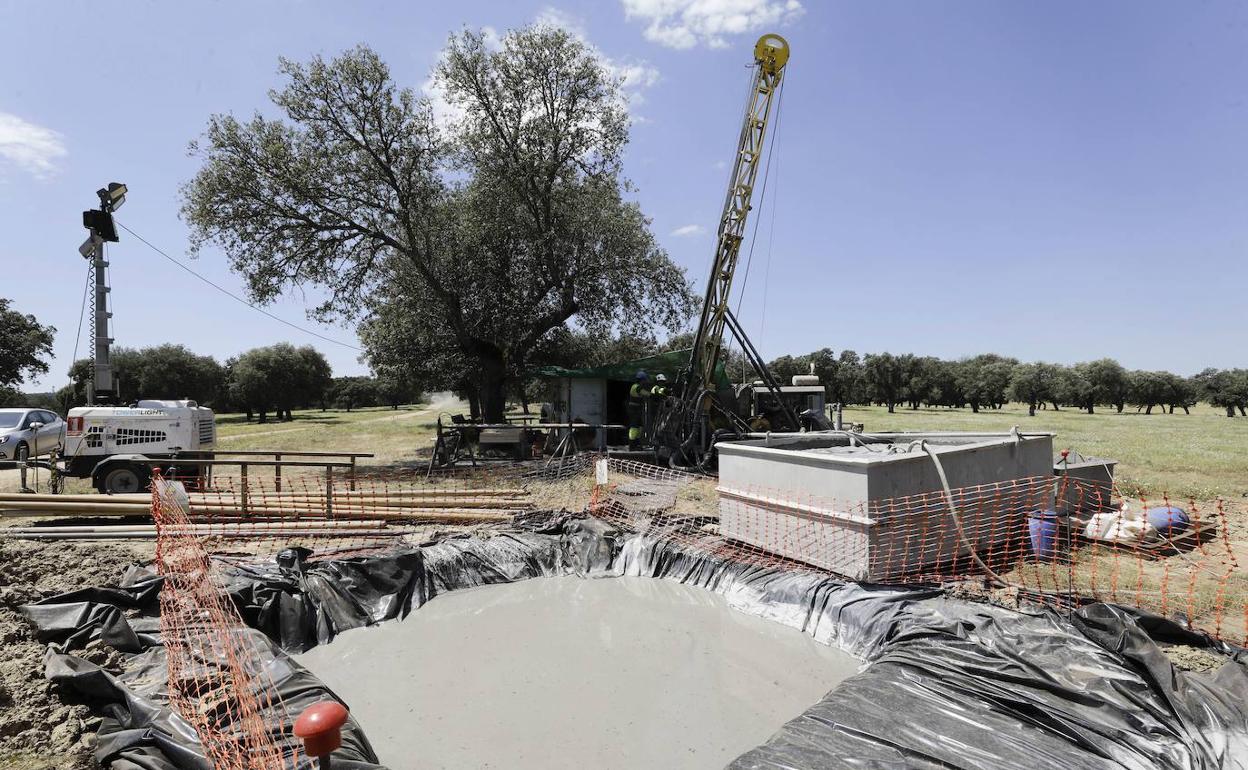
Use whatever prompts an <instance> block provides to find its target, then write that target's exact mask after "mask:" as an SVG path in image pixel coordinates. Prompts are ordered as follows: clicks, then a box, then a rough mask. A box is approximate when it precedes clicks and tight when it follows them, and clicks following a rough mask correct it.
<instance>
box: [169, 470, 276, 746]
mask: <svg viewBox="0 0 1248 770" xmlns="http://www.w3.org/2000/svg"><path fill="white" fill-rule="evenodd" d="M152 490H153V505H152V513H153V516H154V517H155V519H156V526H157V532H158V537H157V541H156V564H157V568H158V570H159V572H160V574H161V575H162V576H164V579H165V582H164V586H163V588H162V589H161V592H160V631H161V638H162V640H163V642H164V646H165V651H166V656H167V659H168V669H169V698H170V703H171V705H172V707H173V708H174V710H175V711H177V713H178V714H180V715H181V716H182V718H183V719H185V720H186V721H187V722H188V723H189V724H190V725H191V726H192V727H193V728H194V729H195V732H196V734H197V735H198V736H199V739H200V742H201V744H202V745H203V747H204V753H205V755H206V756H207V758H208V759H209V761H211V763H212V766H213V767H214V768H216V769H217V770H279V769H282V768H295V767H297V766H298V763H299V760H298V756H297V755H296V754H295V753H294V752H295V749H294V748H293V747H292V748H288V749H287V750H286V751H283V749H282V747H281V746H280V745H279V743H278V742H277V741H276V740H275V739H274V735H282V734H283V733H284V732H287V729H286V726H287V725H288V724H290V723H291V716H290V715H289V714H288V713H287V711H286V708H285V705H284V704H283V703H282V700H281V698H280V696H279V695H278V694H277V689H276V687H275V686H274V685H273V682H272V680H271V679H270V678H269V676H268V675H267V673H266V671H265V670H264V667H263V665H262V664H261V663H260V661H261V660H262V657H261V656H260V654H259V650H258V648H257V646H256V645H257V644H263V643H264V642H263V637H260V636H258V635H257V632H254V631H251V630H250V629H248V628H247V627H246V626H245V625H244V624H243V621H242V619H241V618H240V617H239V616H238V613H237V611H236V610H235V609H234V605H233V604H232V603H231V602H230V601H229V599H228V598H227V597H226V596H225V594H224V593H223V592H222V591H221V589H220V587H219V586H218V585H217V583H216V582H215V580H214V578H213V574H212V565H211V561H210V559H209V556H208V552H207V551H206V550H205V548H204V545H203V540H202V536H201V534H200V533H199V531H198V530H197V529H196V528H195V526H194V525H193V524H192V523H191V520H190V511H191V509H190V506H189V501H188V499H187V498H186V496H185V493H184V492H183V490H182V487H181V485H179V484H173V483H170V482H165V481H163V480H160V479H159V478H158V479H156V481H155V482H154V483H153V485H152Z"/></svg>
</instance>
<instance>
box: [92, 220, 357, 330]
mask: <svg viewBox="0 0 1248 770" xmlns="http://www.w3.org/2000/svg"><path fill="white" fill-rule="evenodd" d="M114 221H117V220H114ZM117 226H118V227H120V228H121V229H122V230H125V231H126V232H128V233H130V234H131V235H133V236H134V237H135V238H137V239H139V241H141V242H142V243H143V244H144V245H146V246H147V247H148V248H149V249H151V250H152V251H154V252H156V253H157V254H159V255H160V256H162V257H164V258H165V259H167V260H169V261H170V262H172V263H173V264H175V265H177V266H178V267H180V268H182V269H183V270H185V271H186V272H188V273H190V274H191V275H193V276H195V277H196V278H198V279H199V280H201V281H203V282H204V283H206V284H208V285H209V286H211V287H212V288H214V289H216V290H217V291H219V292H221V293H222V294H224V295H225V296H227V297H229V298H231V299H233V300H235V301H237V302H239V303H242V304H244V305H246V306H247V307H249V308H251V309H252V310H254V311H256V312H257V313H263V314H264V315H266V316H268V317H269V318H272V319H273V320H274V321H277V322H278V323H282V324H286V325H287V326H289V327H290V328H292V329H296V330H298V331H301V332H303V333H304V334H311V335H312V336H313V337H317V338H318V339H322V340H325V341H326V342H332V343H333V344H335V345H341V346H343V347H344V348H350V349H352V350H358V351H360V352H361V353H363V352H365V351H364V349H363V348H359V347H356V346H355V345H352V344H350V343H348V342H342V341H341V340H336V339H333V338H332V337H326V336H325V335H324V334H321V333H320V332H314V331H312V330H311V329H305V328H304V327H302V326H299V325H298V324H293V323H291V322H290V321H287V320H286V319H285V318H279V317H277V316H275V315H273V314H272V313H270V312H269V311H267V310H265V309H264V308H262V307H259V306H257V305H253V304H252V303H250V302H248V301H247V300H245V299H243V298H242V297H240V296H238V295H237V294H235V293H234V292H232V291H230V290H229V289H227V288H225V287H223V286H221V285H220V284H216V283H213V282H212V281H211V280H209V279H208V278H205V277H204V276H202V275H200V274H199V273H197V272H195V271H194V270H192V269H191V268H189V267H187V266H186V265H184V264H182V263H181V262H179V261H178V260H176V259H174V258H173V257H171V256H169V255H168V254H166V253H165V252H163V251H161V250H160V249H159V248H157V247H156V246H155V245H154V244H153V243H152V242H151V241H149V240H147V239H146V238H144V237H143V236H141V235H139V234H138V233H136V232H135V231H133V230H131V229H130V228H129V227H126V226H125V224H123V223H122V222H119V221H118V222H117Z"/></svg>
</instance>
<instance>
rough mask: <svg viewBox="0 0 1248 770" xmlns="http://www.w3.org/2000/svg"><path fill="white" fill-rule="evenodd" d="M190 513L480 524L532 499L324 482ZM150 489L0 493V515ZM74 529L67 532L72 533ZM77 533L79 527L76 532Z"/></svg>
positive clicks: (217, 498) (66, 510)
mask: <svg viewBox="0 0 1248 770" xmlns="http://www.w3.org/2000/svg"><path fill="white" fill-rule="evenodd" d="M188 499H189V503H190V516H191V520H192V521H193V522H195V523H200V524H226V523H265V524H292V525H299V526H303V527H306V525H308V524H310V523H313V522H317V521H321V522H329V523H331V524H332V525H334V526H342V525H346V524H357V523H358V522H360V521H361V520H367V521H368V522H371V523H374V524H375V525H378V526H381V527H384V526H386V525H387V524H389V523H401V522H409V521H410V522H444V523H457V524H478V523H491V522H506V521H510V520H511V518H512V515H513V514H514V513H516V512H518V511H523V510H526V509H528V508H530V507H531V504H530V502H529V500H528V496H527V494H526V493H525V491H524V490H521V489H485V490H480V489H428V488H419V489H418V488H407V489H401V488H390V489H378V490H354V491H352V490H337V489H333V488H330V489H328V490H327V489H325V488H319V489H317V488H310V489H294V490H286V491H281V492H277V491H273V490H250V491H249V490H247V489H239V490H230V491H208V492H193V493H191V494H190V495H188ZM151 505H152V503H151V496H150V495H147V494H125V495H32V494H0V516H10V517H12V516H31V515H48V516H83V517H101V516H102V517H129V516H146V515H150V513H151ZM67 534H70V533H67ZM74 534H77V533H74Z"/></svg>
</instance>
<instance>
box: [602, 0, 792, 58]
mask: <svg viewBox="0 0 1248 770" xmlns="http://www.w3.org/2000/svg"><path fill="white" fill-rule="evenodd" d="M621 2H622V3H623V4H624V16H625V18H627V19H639V20H641V21H643V22H645V23H646V30H645V36H646V39H647V40H649V41H651V42H654V43H658V44H660V45H665V46H667V47H669V48H693V47H694V46H696V45H698V44H699V43H701V44H702V45H705V46H707V47H710V48H723V47H725V46H727V45H728V40H727V38H728V36H730V35H741V34H744V33H747V32H763V31H766V30H767V28H771V27H776V26H780V25H784V24H788V23H790V22H792V21H794V20H796V19H797V18H799V17H800V16H801V15H802V14H803V13H804V12H805V9H804V8H802V4H801V2H800V1H799V0H621Z"/></svg>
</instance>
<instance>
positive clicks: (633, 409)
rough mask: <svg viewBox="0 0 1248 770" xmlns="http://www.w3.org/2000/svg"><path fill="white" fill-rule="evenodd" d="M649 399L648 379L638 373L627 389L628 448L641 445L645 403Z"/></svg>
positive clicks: (641, 372)
mask: <svg viewBox="0 0 1248 770" xmlns="http://www.w3.org/2000/svg"><path fill="white" fill-rule="evenodd" d="M649 399H650V377H649V375H647V374H646V373H645V372H644V371H638V372H637V377H636V381H635V382H634V383H633V384H632V387H630V388H629V389H628V448H629V449H636V448H637V447H638V446H639V445H640V444H641V431H642V427H643V426H644V425H645V423H646V401H648V400H649Z"/></svg>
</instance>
